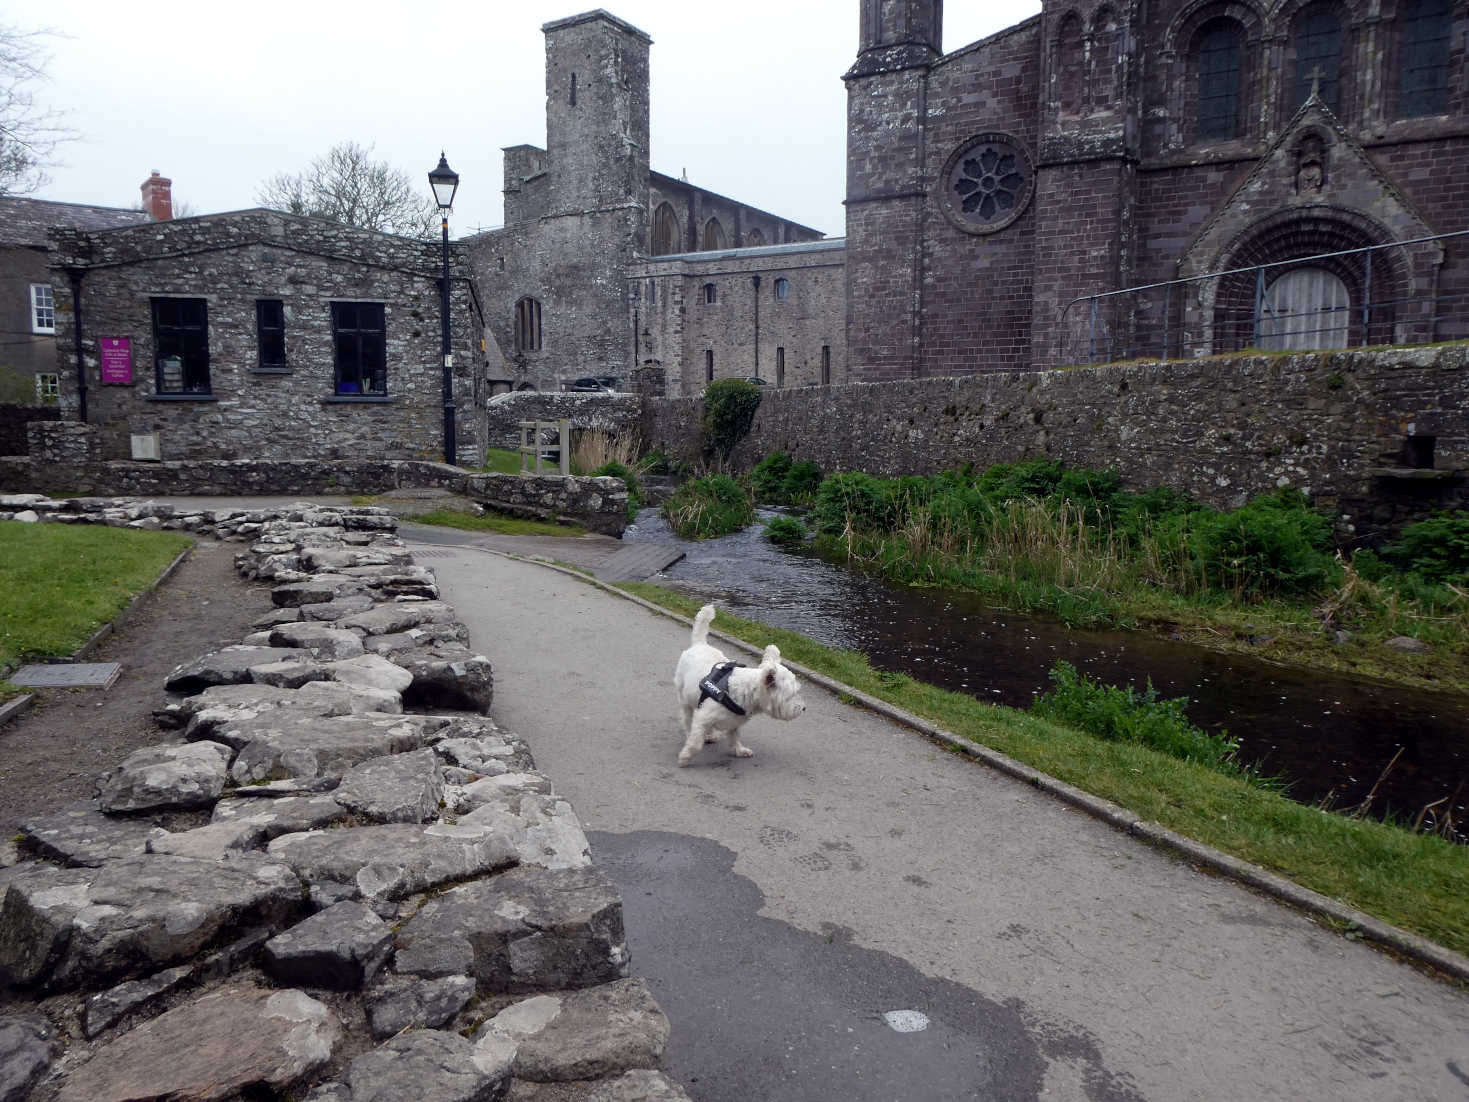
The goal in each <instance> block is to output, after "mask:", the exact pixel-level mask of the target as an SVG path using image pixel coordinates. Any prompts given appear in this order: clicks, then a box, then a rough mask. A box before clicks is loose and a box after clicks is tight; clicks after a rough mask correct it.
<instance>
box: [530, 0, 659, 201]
mask: <svg viewBox="0 0 1469 1102" xmlns="http://www.w3.org/2000/svg"><path fill="white" fill-rule="evenodd" d="M542 30H543V31H544V32H545V35H546V159H547V162H548V165H547V167H548V168H549V169H550V170H551V172H552V176H553V180H554V186H553V194H552V197H551V208H552V210H553V211H556V212H571V211H593V210H605V209H607V208H609V207H616V206H622V205H627V204H635V205H636V206H637V207H638V208H639V209H640V210H641V209H642V208H644V207H646V206H647V200H648V47H649V46H650V45H651V43H652V41H653V40H652V39H651V38H649V37H648V35H647V34H645V33H644V32H642V31H640V30H638V29H637V28H636V27H634V26H632V25H631V24H630V23H624V22H623V21H622V20H620V19H618V18H617V17H616V16H613V15H610V14H608V13H607V12H605V11H602V10H600V9H599V10H597V11H591V12H586V13H584V14H582V15H573V16H570V17H569V18H566V19H558V20H555V21H554V22H551V23H547V24H546V25H545V26H544V27H543V28H542Z"/></svg>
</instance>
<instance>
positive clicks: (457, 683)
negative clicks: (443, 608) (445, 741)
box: [393, 643, 495, 715]
mask: <svg viewBox="0 0 1469 1102" xmlns="http://www.w3.org/2000/svg"><path fill="white" fill-rule="evenodd" d="M393 661H394V662H396V663H397V664H398V665H400V666H402V667H403V668H404V669H405V670H407V671H408V672H409V673H410V674H412V675H413V682H412V684H410V685H409V686H408V688H407V689H405V690H403V703H404V706H405V707H409V708H418V709H422V710H425V711H432V710H435V709H444V710H452V711H463V712H479V713H481V714H483V715H488V714H489V711H490V705H491V704H492V703H493V702H494V699H495V676H494V673H493V671H492V670H491V668H490V660H489V659H488V658H486V657H485V656H484V655H482V654H476V653H475V652H474V651H472V650H470V649H469V648H468V647H464V646H461V645H459V644H457V643H436V644H433V645H430V646H426V647H419V648H417V649H415V650H411V651H403V652H401V653H399V654H395V655H393Z"/></svg>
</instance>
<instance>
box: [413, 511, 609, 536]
mask: <svg viewBox="0 0 1469 1102" xmlns="http://www.w3.org/2000/svg"><path fill="white" fill-rule="evenodd" d="M404 519H405V521H408V522H411V523H413V524H433V525H437V526H438V527H440V528H458V529H460V530H461V531H465V532H499V533H500V534H501V535H505V536H568V537H571V536H584V535H586V534H587V530H586V529H585V528H578V527H577V526H576V525H574V524H555V523H553V522H551V521H545V520H524V519H522V518H520V517H509V516H505V515H504V514H502V513H486V514H484V515H483V516H471V515H470V514H468V513H456V512H452V511H450V510H447V509H440V510H438V511H436V512H432V513H423V514H420V515H419V516H416V517H405V518H404Z"/></svg>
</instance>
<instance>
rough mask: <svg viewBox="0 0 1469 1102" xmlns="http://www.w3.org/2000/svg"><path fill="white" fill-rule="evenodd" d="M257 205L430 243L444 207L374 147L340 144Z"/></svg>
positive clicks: (282, 178) (265, 189) (276, 184)
mask: <svg viewBox="0 0 1469 1102" xmlns="http://www.w3.org/2000/svg"><path fill="white" fill-rule="evenodd" d="M255 200H256V202H258V203H260V205H261V206H264V207H270V208H271V209H272V210H283V211H286V212H287V213H289V214H309V215H314V216H316V217H317V218H329V219H331V220H332V221H333V222H345V223H347V224H348V225H352V226H361V227H362V228H363V229H368V230H381V231H383V232H384V233H397V234H403V235H405V236H408V237H428V236H430V235H431V234H432V233H433V232H434V230H436V229H437V228H438V225H437V211H438V207H437V206H436V205H435V204H434V202H433V200H432V199H430V198H428V197H427V196H425V195H424V194H423V192H421V191H420V190H418V188H417V186H416V185H415V184H414V183H413V180H412V178H411V177H409V175H408V174H407V173H406V172H403V171H402V170H400V169H396V168H394V167H393V166H392V165H390V164H388V163H387V162H386V161H376V160H373V158H372V146H366V147H364V146H360V145H358V144H357V143H356V142H340V143H338V144H337V145H334V146H332V147H331V149H329V150H327V152H326V155H325V156H322V157H317V158H316V159H315V160H313V161H312V162H311V164H309V165H308V166H307V167H306V170H305V171H304V172H296V173H286V172H283V173H281V174H279V175H277V176H272V177H271V178H270V179H269V180H266V181H265V183H264V184H262V185H261V186H260V189H259V190H258V191H257V192H256V193H255Z"/></svg>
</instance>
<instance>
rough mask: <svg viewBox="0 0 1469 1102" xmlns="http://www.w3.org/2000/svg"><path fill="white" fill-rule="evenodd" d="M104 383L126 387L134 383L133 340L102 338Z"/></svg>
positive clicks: (128, 338)
mask: <svg viewBox="0 0 1469 1102" xmlns="http://www.w3.org/2000/svg"><path fill="white" fill-rule="evenodd" d="M102 381H103V382H104V383H119V384H122V385H124V386H126V385H130V384H131V383H132V381H133V339H132V338H131V337H103V338H102Z"/></svg>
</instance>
